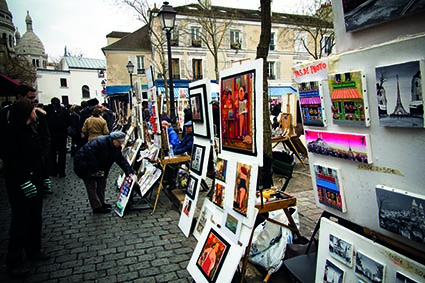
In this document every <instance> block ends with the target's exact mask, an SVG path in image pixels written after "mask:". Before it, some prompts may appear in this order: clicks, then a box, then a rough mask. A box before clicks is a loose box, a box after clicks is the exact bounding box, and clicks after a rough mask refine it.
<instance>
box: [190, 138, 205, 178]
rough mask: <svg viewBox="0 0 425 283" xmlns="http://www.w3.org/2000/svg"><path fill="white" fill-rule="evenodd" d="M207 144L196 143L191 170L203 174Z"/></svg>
mask: <svg viewBox="0 0 425 283" xmlns="http://www.w3.org/2000/svg"><path fill="white" fill-rule="evenodd" d="M204 156H205V146H202V145H199V144H194V145H193V149H192V156H191V159H190V170H192V171H193V172H195V173H196V174H198V175H202V168H203V165H204Z"/></svg>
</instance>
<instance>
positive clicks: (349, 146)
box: [305, 130, 372, 164]
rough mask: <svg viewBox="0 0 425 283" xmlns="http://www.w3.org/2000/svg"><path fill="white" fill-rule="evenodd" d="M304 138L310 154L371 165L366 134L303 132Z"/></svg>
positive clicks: (370, 152)
mask: <svg viewBox="0 0 425 283" xmlns="http://www.w3.org/2000/svg"><path fill="white" fill-rule="evenodd" d="M305 138H306V142H307V149H308V151H309V152H311V153H315V154H321V155H326V156H331V157H336V158H341V159H347V160H351V161H355V162H360V163H366V164H371V163H372V150H371V147H370V141H369V135H368V134H350V133H339V132H326V131H314V130H305Z"/></svg>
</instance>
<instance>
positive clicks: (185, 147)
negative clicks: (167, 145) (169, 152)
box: [174, 121, 193, 155]
mask: <svg viewBox="0 0 425 283" xmlns="http://www.w3.org/2000/svg"><path fill="white" fill-rule="evenodd" d="M184 128H185V130H186V135H185V136H184V137H183V139H182V140H181V141H180V143H179V144H178V145H177V146H176V147H175V148H174V154H175V155H179V154H183V153H187V154H189V155H190V154H191V153H192V146H193V125H192V121H188V122H186V123H185V124H184Z"/></svg>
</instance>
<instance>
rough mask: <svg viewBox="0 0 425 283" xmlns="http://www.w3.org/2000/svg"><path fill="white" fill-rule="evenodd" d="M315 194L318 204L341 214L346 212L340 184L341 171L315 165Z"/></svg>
mask: <svg viewBox="0 0 425 283" xmlns="http://www.w3.org/2000/svg"><path fill="white" fill-rule="evenodd" d="M313 167H314V176H313V177H314V181H315V185H316V189H315V193H316V196H317V200H318V202H319V203H320V204H323V205H326V206H328V207H330V208H333V209H336V210H338V211H341V212H346V210H347V209H346V206H345V197H344V191H343V189H342V185H341V184H342V182H341V170H340V169H339V168H333V167H329V166H326V165H322V164H317V163H315V164H314V165H313Z"/></svg>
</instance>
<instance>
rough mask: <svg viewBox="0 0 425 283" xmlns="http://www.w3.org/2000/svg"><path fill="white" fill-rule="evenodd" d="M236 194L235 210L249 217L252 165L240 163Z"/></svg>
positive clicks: (237, 173)
mask: <svg viewBox="0 0 425 283" xmlns="http://www.w3.org/2000/svg"><path fill="white" fill-rule="evenodd" d="M235 180H236V182H235V193H234V196H233V209H234V210H235V211H237V212H238V213H240V214H242V215H244V216H247V208H248V198H249V185H250V181H251V165H247V164H243V163H240V162H238V163H237V165H236V179H235Z"/></svg>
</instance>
